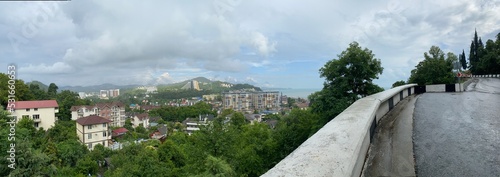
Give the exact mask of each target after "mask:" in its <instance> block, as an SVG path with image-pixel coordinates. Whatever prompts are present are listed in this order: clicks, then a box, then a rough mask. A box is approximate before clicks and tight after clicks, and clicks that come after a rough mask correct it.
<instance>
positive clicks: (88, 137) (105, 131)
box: [76, 115, 111, 150]
mask: <svg viewBox="0 0 500 177" xmlns="http://www.w3.org/2000/svg"><path fill="white" fill-rule="evenodd" d="M110 122H111V120H109V119H106V118H104V117H101V116H97V115H91V116H87V117H82V118H78V119H76V135H77V136H78V139H79V140H80V142H82V143H83V144H85V145H87V147H88V148H89V150H93V149H94V147H95V146H96V145H98V144H101V145H103V146H104V147H108V146H109V141H111V132H110V129H109V123H110Z"/></svg>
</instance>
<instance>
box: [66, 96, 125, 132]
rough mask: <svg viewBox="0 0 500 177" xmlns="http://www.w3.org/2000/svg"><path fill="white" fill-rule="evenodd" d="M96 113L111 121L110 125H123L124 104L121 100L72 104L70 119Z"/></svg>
mask: <svg viewBox="0 0 500 177" xmlns="http://www.w3.org/2000/svg"><path fill="white" fill-rule="evenodd" d="M91 115H98V116H101V117H104V118H106V119H108V120H110V121H111V123H110V125H111V126H114V127H122V126H123V125H125V106H124V104H122V103H121V102H111V103H97V104H95V105H93V106H86V105H83V106H72V107H71V120H77V119H79V118H82V117H86V116H91Z"/></svg>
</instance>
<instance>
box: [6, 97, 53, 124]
mask: <svg viewBox="0 0 500 177" xmlns="http://www.w3.org/2000/svg"><path fill="white" fill-rule="evenodd" d="M14 105H15V107H14V112H12V116H15V117H16V118H17V120H16V121H17V122H19V120H21V118H24V117H26V118H30V119H33V121H34V122H35V123H34V126H35V128H43V129H44V130H47V129H49V128H51V127H53V126H54V125H55V123H56V121H57V116H56V113H58V112H59V105H58V104H57V101H56V100H36V101H16V102H15V103H14Z"/></svg>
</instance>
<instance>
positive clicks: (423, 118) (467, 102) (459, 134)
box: [413, 78, 500, 176]
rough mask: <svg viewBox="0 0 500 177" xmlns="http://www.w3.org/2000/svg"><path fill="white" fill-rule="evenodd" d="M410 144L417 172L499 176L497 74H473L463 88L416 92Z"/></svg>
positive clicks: (499, 97)
mask: <svg viewBox="0 0 500 177" xmlns="http://www.w3.org/2000/svg"><path fill="white" fill-rule="evenodd" d="M413 148H414V155H415V170H416V175H417V176H500V79H495V78H477V79H474V80H473V81H472V83H471V84H469V85H468V87H467V92H457V93H425V94H422V95H421V96H420V97H419V98H418V100H417V102H416V104H415V112H414V120H413Z"/></svg>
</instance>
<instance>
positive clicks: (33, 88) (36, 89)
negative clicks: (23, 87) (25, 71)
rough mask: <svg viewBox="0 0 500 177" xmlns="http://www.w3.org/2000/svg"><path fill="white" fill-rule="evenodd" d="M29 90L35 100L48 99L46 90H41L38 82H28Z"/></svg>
mask: <svg viewBox="0 0 500 177" xmlns="http://www.w3.org/2000/svg"><path fill="white" fill-rule="evenodd" d="M29 90H30V92H31V93H32V94H33V99H35V100H47V99H49V96H48V95H47V92H45V91H44V90H42V89H41V88H40V86H39V85H38V84H34V83H30V85H29Z"/></svg>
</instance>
